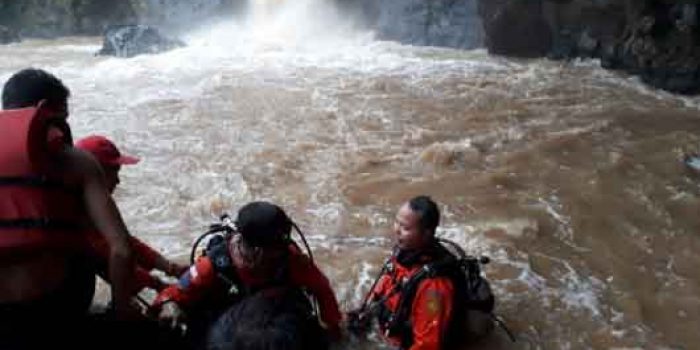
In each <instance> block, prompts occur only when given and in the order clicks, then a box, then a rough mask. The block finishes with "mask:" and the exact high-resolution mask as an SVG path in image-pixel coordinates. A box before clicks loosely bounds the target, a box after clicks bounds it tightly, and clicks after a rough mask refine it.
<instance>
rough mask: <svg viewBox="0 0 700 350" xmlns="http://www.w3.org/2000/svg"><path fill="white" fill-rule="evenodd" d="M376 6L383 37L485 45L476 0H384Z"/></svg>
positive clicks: (421, 42) (449, 44)
mask: <svg viewBox="0 0 700 350" xmlns="http://www.w3.org/2000/svg"><path fill="white" fill-rule="evenodd" d="M375 6H376V7H377V10H378V12H379V15H378V17H377V19H376V27H375V28H376V30H377V33H378V35H379V37H380V38H381V39H385V40H395V41H399V42H402V43H407V44H413V45H429V46H446V47H455V48H474V47H477V46H480V45H481V42H482V26H481V20H480V19H479V16H478V13H477V6H476V0H431V1H425V0H384V1H379V2H377V5H375ZM365 7H367V6H365Z"/></svg>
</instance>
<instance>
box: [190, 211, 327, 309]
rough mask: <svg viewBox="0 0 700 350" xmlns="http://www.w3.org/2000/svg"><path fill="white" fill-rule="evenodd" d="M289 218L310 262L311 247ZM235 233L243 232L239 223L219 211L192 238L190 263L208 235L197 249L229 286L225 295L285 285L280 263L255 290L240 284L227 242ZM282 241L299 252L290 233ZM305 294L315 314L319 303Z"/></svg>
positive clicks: (285, 267)
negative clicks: (217, 219)
mask: <svg viewBox="0 0 700 350" xmlns="http://www.w3.org/2000/svg"><path fill="white" fill-rule="evenodd" d="M288 221H289V222H288V223H289V225H290V226H291V227H293V228H294V230H295V231H296V232H297V235H298V236H299V237H300V239H301V241H302V242H303V244H304V247H305V249H306V255H307V256H308V257H309V259H310V261H311V263H313V255H312V252H311V248H310V247H309V244H308V242H307V241H306V237H305V235H304V233H303V232H302V231H301V229H300V228H299V226H297V224H296V223H294V222H293V221H292V220H291V219H288ZM235 235H242V233H241V231H240V229H239V227H238V224H237V223H236V222H235V221H234V220H233V219H231V217H230V216H229V215H228V214H224V215H222V216H221V217H220V222H219V223H215V224H212V225H210V226H209V230H207V231H206V232H205V233H203V234H202V235H200V236H199V237H198V238H197V239H196V240H195V243H194V244H193V246H192V251H191V252H190V263H191V264H194V263H195V259H196V256H197V253H198V250H200V246H201V245H202V243H203V242H205V240H206V239H207V238H208V240H207V241H206V247H205V248H204V250H202V251H201V252H200V254H199V255H200V256H207V257H209V258H210V259H211V262H212V265H213V266H214V270H215V272H216V275H217V277H218V278H219V280H220V281H221V282H223V284H224V285H225V286H226V287H227V289H228V290H227V293H226V294H227V295H228V296H231V297H234V298H243V297H245V296H248V295H251V294H253V293H256V292H258V291H264V290H265V289H270V288H277V287H280V286H284V285H285V284H286V283H287V282H286V279H287V274H288V272H287V266H286V265H283V266H281V267H280V270H279V271H278V273H277V274H276V276H275V278H274V280H273V281H272V282H271V283H269V284H267V285H265V286H262V287H259V288H256V289H254V290H251V289H249V288H246V287H245V286H243V284H242V283H241V281H240V278H239V276H238V273H237V272H236V267H235V266H234V264H233V260H232V258H231V255H230V253H229V243H228V242H229V241H230V240H231V239H232V238H233V237H234V236H235ZM282 242H284V243H285V246H286V245H293V246H294V247H295V248H296V249H298V250H299V251H300V252H301V251H302V250H301V248H300V247H299V245H298V244H297V243H296V242H295V241H294V240H293V239H292V237H291V235H290V234H285V235H284V237H283V238H282ZM304 294H305V295H306V296H307V298H308V299H310V302H311V304H312V305H313V307H312V309H313V312H314V314H318V310H317V308H318V305H317V303H316V301H315V299H313V298H312V297H311V296H310V295H309V293H306V292H304Z"/></svg>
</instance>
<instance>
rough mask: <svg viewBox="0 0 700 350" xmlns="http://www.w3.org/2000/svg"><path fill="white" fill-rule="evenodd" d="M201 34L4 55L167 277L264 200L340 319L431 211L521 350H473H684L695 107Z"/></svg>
mask: <svg viewBox="0 0 700 350" xmlns="http://www.w3.org/2000/svg"><path fill="white" fill-rule="evenodd" d="M217 30H218V31H223V32H224V33H225V32H226V29H221V28H219V29H213V30H212V31H211V32H208V34H206V33H205V34H201V36H200V37H198V36H192V38H188V40H189V42H190V47H189V48H186V49H181V50H177V51H174V52H171V53H166V54H163V55H157V56H142V57H137V58H134V59H129V60H120V59H113V58H101V57H93V56H92V52H93V51H95V50H96V49H97V48H98V39H97V38H80V39H77V38H67V39H59V40H55V41H26V42H24V43H22V44H16V45H10V46H6V47H3V48H2V50H1V51H0V58H1V59H0V62H1V63H0V80H1V81H3V82H4V81H5V80H6V79H7V77H8V76H9V74H11V73H12V72H13V71H16V70H17V69H19V68H21V67H24V66H27V65H33V66H37V67H41V68H46V69H48V70H50V71H52V72H54V73H56V74H57V75H58V76H60V77H61V78H63V79H64V81H65V82H66V83H67V85H69V86H70V88H71V89H72V92H73V97H72V100H71V102H72V104H71V108H72V116H71V123H72V124H73V127H74V132H75V134H76V136H77V137H80V136H81V135H83V136H84V135H86V134H88V133H102V134H106V135H108V136H110V137H112V138H114V139H115V140H116V141H117V142H118V143H119V144H121V145H123V148H124V149H125V150H126V151H128V152H130V153H135V154H137V155H139V156H141V157H142V158H143V161H142V163H140V164H139V165H137V166H134V167H129V168H125V169H124V171H123V179H122V180H123V181H122V185H121V188H120V189H119V190H118V192H117V194H116V196H117V200H118V202H119V205H120V207H121V208H122V210H123V213H124V216H125V219H126V221H127V223H128V225H129V227H130V229H131V231H132V232H133V234H135V235H137V236H139V237H142V238H143V239H145V240H146V241H148V242H150V243H152V244H154V245H156V246H157V247H159V248H160V249H161V250H162V251H164V252H165V253H166V254H168V255H170V256H176V257H181V258H183V259H184V257H185V256H186V255H187V254H188V250H189V245H190V244H191V242H192V240H193V238H195V237H196V236H197V235H198V234H199V233H201V232H202V230H204V229H205V227H206V225H207V224H208V223H210V222H211V221H212V220H214V217H215V216H214V215H213V214H212V213H214V214H216V213H219V212H220V210H222V209H223V210H226V211H229V212H232V213H235V210H236V209H237V208H238V207H240V206H241V205H242V204H244V203H245V202H246V201H250V200H254V199H255V200H258V199H267V200H272V201H275V202H278V203H280V204H282V205H283V206H284V207H285V208H286V209H287V210H288V211H289V212H290V213H291V215H292V216H293V217H294V218H295V219H296V220H297V221H298V223H299V224H300V226H301V227H302V228H303V229H305V231H306V233H307V234H308V237H309V240H310V243H311V245H312V247H313V249H314V252H315V254H316V256H317V260H318V263H319V265H320V266H321V267H322V269H323V270H324V271H325V272H327V274H328V275H329V276H330V278H331V280H332V283H333V285H334V287H335V288H336V293H337V295H338V297H339V299H340V300H341V303H342V304H343V307H345V308H350V307H353V306H356V305H358V303H359V301H360V299H361V297H362V293H364V292H365V291H366V289H367V288H368V286H369V284H370V282H371V277H372V275H373V274H374V273H375V272H376V271H377V270H378V268H379V266H380V264H381V261H382V259H383V257H384V256H386V254H387V253H388V251H389V249H390V248H391V237H390V235H389V228H390V226H391V223H392V220H393V215H394V212H395V210H396V209H397V207H398V206H399V205H400V203H401V202H402V201H404V200H406V199H407V198H409V197H410V196H413V195H416V194H421V193H426V194H430V195H431V196H433V197H434V198H435V199H437V200H438V201H439V202H440V203H441V204H442V210H443V212H444V219H443V225H442V230H441V232H440V233H441V234H442V235H444V236H446V237H450V238H453V239H454V240H456V241H457V242H459V243H460V244H461V245H462V246H464V247H465V248H466V249H467V250H468V251H469V252H470V253H472V254H486V255H489V256H490V257H491V258H492V260H493V262H492V263H491V264H490V265H489V266H487V268H486V270H485V272H486V275H487V276H488V277H489V278H490V279H491V280H492V281H493V285H494V287H495V289H496V292H497V294H498V296H499V300H498V307H497V309H498V310H497V311H498V313H499V314H500V315H502V316H503V318H504V319H505V320H506V322H507V323H508V324H509V325H510V326H511V328H512V330H513V331H514V332H515V333H516V334H517V336H518V342H517V343H515V344H511V343H509V342H508V340H507V339H506V337H505V336H504V335H503V333H502V332H497V333H496V335H495V336H494V337H492V338H491V339H489V340H488V341H487V342H486V344H482V346H483V348H486V349H589V348H595V349H607V348H645V349H646V348H669V349H676V348H678V349H693V348H698V345H697V344H698V343H700V336H699V335H698V332H697V330H698V329H700V272H698V271H699V270H698V266H700V256H699V255H698V254H697V252H698V251H700V222H699V218H700V199H699V195H700V178H698V177H697V176H695V175H693V174H691V173H689V172H687V171H686V170H685V169H684V168H683V166H682V165H681V162H680V159H681V158H682V155H683V154H684V152H689V151H700V116H699V115H698V106H700V100H699V99H697V98H679V97H676V96H672V95H668V94H665V93H662V92H658V91H653V90H651V89H648V88H646V87H644V86H642V85H641V84H640V83H639V82H637V81H636V80H635V79H633V78H629V77H627V76H623V75H618V74H616V73H613V72H607V71H604V70H602V69H600V68H599V66H598V64H597V63H596V62H569V63H566V62H551V61H546V60H533V61H520V60H509V59H504V58H497V57H491V56H488V55H487V54H485V53H484V52H482V51H453V50H442V49H432V48H416V47H409V46H400V45H397V44H393V43H385V42H376V41H373V40H371V39H369V38H367V37H366V36H362V35H359V34H358V35H357V38H354V39H352V40H350V39H348V40H349V41H348V43H341V44H338V43H335V44H332V45H331V44H328V43H325V42H322V43H321V44H314V45H318V46H314V45H310V44H309V45H305V44H299V45H296V46H295V45H291V44H289V43H288V42H265V43H263V44H259V43H257V44H250V43H247V42H244V41H243V40H241V41H238V42H235V43H225V44H220V42H221V41H228V40H229V38H228V37H226V36H224V35H220V36H218V37H217V35H216V34H211V33H217ZM207 35H209V36H207ZM202 37H204V39H202ZM211 38H217V40H212V39H211ZM339 41H341V40H339ZM297 43H298V42H297ZM333 45H336V46H333ZM375 338H376V337H375ZM378 346H379V345H378V342H377V341H376V339H374V340H369V341H367V342H360V343H349V344H347V345H345V346H343V348H348V349H350V348H377V347H378Z"/></svg>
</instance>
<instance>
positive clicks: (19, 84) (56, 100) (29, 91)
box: [2, 68, 70, 109]
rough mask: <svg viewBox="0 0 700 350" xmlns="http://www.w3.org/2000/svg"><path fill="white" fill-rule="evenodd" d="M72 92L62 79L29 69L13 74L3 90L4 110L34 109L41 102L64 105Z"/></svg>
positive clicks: (39, 70)
mask: <svg viewBox="0 0 700 350" xmlns="http://www.w3.org/2000/svg"><path fill="white" fill-rule="evenodd" d="M68 96H70V90H68V88H67V87H66V86H65V85H63V82H61V80H60V79H58V78H56V77H55V76H54V75H53V74H51V73H49V72H46V71H44V70H41V69H36V68H27V69H23V70H21V71H19V72H17V73H15V74H13V75H12V76H11V77H10V79H9V80H7V82H6V83H5V86H4V88H3V90H2V108H3V109H16V108H25V107H34V106H36V105H37V104H39V102H40V101H41V100H46V101H47V102H48V103H49V104H51V105H64V104H65V103H66V102H67V101H68Z"/></svg>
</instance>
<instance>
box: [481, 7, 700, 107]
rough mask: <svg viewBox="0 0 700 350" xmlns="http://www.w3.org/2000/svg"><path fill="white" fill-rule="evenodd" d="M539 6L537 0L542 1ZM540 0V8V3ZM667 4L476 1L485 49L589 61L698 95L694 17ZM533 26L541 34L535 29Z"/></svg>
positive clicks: (698, 28) (698, 39) (691, 10)
mask: <svg viewBox="0 0 700 350" xmlns="http://www.w3.org/2000/svg"><path fill="white" fill-rule="evenodd" d="M542 1H543V2H542ZM538 3H540V4H541V6H538ZM698 6H700V4H697V3H696V2H689V1H671V0H541V1H526V0H480V3H479V9H480V14H481V15H482V19H483V21H484V28H485V30H486V33H485V36H486V45H487V47H488V48H489V51H490V52H493V53H498V54H503V55H510V56H523V55H524V54H526V55H533V56H538V55H539V56H544V53H542V50H543V48H546V47H547V46H548V44H550V41H549V39H548V38H547V35H546V33H542V32H543V31H544V26H541V25H539V24H538V21H539V20H540V18H544V21H545V22H546V24H547V26H548V27H549V28H551V33H553V38H552V39H551V44H550V45H549V47H550V49H549V50H548V52H547V53H546V54H547V56H548V57H550V58H553V59H569V58H574V57H595V58H600V59H601V65H602V66H603V67H605V68H612V69H621V70H624V71H627V72H629V73H631V74H638V75H640V76H641V78H642V80H643V81H644V82H646V83H648V84H650V85H653V86H655V87H658V88H661V89H665V90H668V91H671V92H674V93H682V94H697V93H699V92H700V14H699V11H698ZM533 28H539V30H533Z"/></svg>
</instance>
